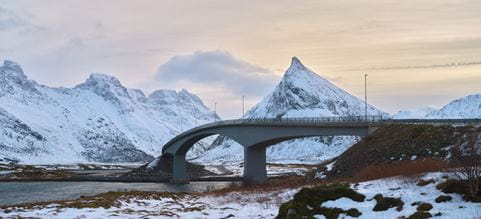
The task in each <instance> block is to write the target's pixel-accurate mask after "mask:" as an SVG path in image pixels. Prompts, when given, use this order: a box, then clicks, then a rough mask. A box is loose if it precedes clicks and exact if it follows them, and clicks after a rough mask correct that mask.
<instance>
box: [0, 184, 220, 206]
mask: <svg viewBox="0 0 481 219" xmlns="http://www.w3.org/2000/svg"><path fill="white" fill-rule="evenodd" d="M227 185H229V182H191V183H190V184H180V185H179V184H169V183H120V182H0V205H13V204H20V203H31V202H39V201H54V200H72V199H76V198H79V197H80V196H82V195H83V196H91V195H97V194H100V193H105V192H109V191H132V190H137V191H157V192H203V191H207V190H212V189H217V188H222V187H225V186H227Z"/></svg>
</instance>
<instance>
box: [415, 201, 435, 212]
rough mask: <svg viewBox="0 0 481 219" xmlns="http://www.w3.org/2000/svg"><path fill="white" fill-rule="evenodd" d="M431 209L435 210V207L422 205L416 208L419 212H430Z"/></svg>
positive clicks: (427, 204) (426, 204)
mask: <svg viewBox="0 0 481 219" xmlns="http://www.w3.org/2000/svg"><path fill="white" fill-rule="evenodd" d="M431 209H433V205H432V204H429V203H421V204H419V205H418V207H417V208H416V210H418V211H429V210H431Z"/></svg>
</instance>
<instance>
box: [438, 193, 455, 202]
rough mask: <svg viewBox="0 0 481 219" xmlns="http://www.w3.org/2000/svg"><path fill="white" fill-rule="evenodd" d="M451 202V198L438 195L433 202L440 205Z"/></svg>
mask: <svg viewBox="0 0 481 219" xmlns="http://www.w3.org/2000/svg"><path fill="white" fill-rule="evenodd" d="M451 200H453V197H451V196H449V195H440V196H438V197H437V198H436V199H435V200H434V201H435V202H436V203H441V202H448V201H451Z"/></svg>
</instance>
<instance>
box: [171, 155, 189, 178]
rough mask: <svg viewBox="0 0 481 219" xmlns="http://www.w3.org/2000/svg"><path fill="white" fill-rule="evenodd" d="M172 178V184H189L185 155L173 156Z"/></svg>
mask: <svg viewBox="0 0 481 219" xmlns="http://www.w3.org/2000/svg"><path fill="white" fill-rule="evenodd" d="M172 176H173V177H172V181H171V182H172V183H178V184H186V183H189V179H188V178H187V170H186V161H185V154H176V155H174V162H173V171H172Z"/></svg>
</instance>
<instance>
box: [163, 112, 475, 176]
mask: <svg viewBox="0 0 481 219" xmlns="http://www.w3.org/2000/svg"><path fill="white" fill-rule="evenodd" d="M385 124H449V125H466V124H481V119H403V120H393V119H383V118H382V117H381V116H352V117H319V118H289V119H285V118H282V119H281V118H279V119H239V120H225V121H219V122H214V123H209V124H206V125H202V126H199V127H196V128H193V129H190V130H188V131H186V132H183V133H181V134H180V135H178V136H176V137H174V138H173V139H172V140H170V141H169V142H167V143H166V144H165V145H164V147H163V148H162V156H169V157H173V161H174V163H173V179H172V182H174V183H185V182H188V180H189V179H188V176H187V174H186V159H185V156H186V153H187V151H188V150H189V149H190V148H191V147H192V146H193V145H194V144H195V143H197V142H198V141H200V140H201V139H203V138H205V137H208V136H211V135H222V136H225V137H228V138H230V139H232V140H234V141H236V142H237V143H239V144H240V145H242V146H243V147H244V179H245V180H248V181H254V182H262V181H265V180H266V179H267V171H266V148H267V147H268V146H270V145H274V144H277V143H280V142H282V141H286V140H291V139H296V138H305V137H314V136H367V135H369V134H371V133H372V132H373V131H375V130H376V129H377V128H378V127H379V126H380V125H385Z"/></svg>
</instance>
